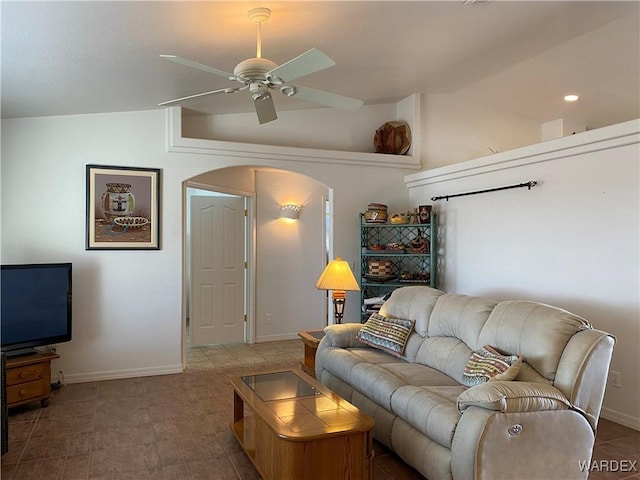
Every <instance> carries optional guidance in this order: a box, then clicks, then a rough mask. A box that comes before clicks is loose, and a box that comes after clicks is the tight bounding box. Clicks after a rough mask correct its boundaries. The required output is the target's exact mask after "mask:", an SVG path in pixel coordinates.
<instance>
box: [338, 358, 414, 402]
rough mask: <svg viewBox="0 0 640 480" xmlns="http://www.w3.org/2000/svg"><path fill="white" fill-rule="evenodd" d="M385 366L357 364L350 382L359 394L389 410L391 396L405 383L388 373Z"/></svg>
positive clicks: (352, 371)
mask: <svg viewBox="0 0 640 480" xmlns="http://www.w3.org/2000/svg"><path fill="white" fill-rule="evenodd" d="M388 356H389V355H388ZM385 365H386V364H384V363H382V364H378V365H372V364H370V363H359V364H358V365H355V366H354V367H353V369H352V370H351V378H350V382H351V384H352V385H353V386H354V388H355V389H356V390H358V391H359V392H360V393H362V394H363V395H365V396H366V397H368V398H370V399H371V400H373V401H374V402H376V403H377V404H378V405H380V406H382V407H384V408H386V409H387V410H391V396H392V395H393V394H394V393H395V391H396V390H397V389H398V388H400V387H402V386H404V385H406V382H405V381H404V380H403V379H401V378H400V377H397V376H396V375H393V374H392V373H390V372H389V371H388V370H387V369H386V368H384V367H385Z"/></svg>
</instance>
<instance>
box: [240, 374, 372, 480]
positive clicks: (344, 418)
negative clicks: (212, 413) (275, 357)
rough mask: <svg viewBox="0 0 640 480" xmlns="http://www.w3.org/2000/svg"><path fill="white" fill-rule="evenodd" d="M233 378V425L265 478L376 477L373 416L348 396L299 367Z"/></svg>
mask: <svg viewBox="0 0 640 480" xmlns="http://www.w3.org/2000/svg"><path fill="white" fill-rule="evenodd" d="M231 383H232V384H233V423H232V424H231V429H232V430H233V432H234V434H235V436H236V438H237V439H238V441H239V442H240V444H241V445H242V448H244V451H245V452H246V453H247V455H248V456H249V458H250V459H251V461H252V462H253V464H254V465H255V467H256V469H257V470H258V472H259V473H260V475H261V476H262V478H264V479H274V480H286V479H292V480H299V479H306V480H313V479H317V480H326V479H332V478H340V479H371V478H373V437H372V429H373V419H372V418H371V417H369V416H368V415H366V414H364V413H362V412H360V411H359V410H358V409H357V408H356V407H354V406H353V405H351V404H350V403H349V402H347V401H346V400H345V399H343V398H341V397H339V396H338V395H336V394H335V393H333V392H332V391H330V390H329V389H327V388H326V387H324V386H323V385H321V384H320V383H318V382H317V381H316V380H315V379H313V378H311V377H310V376H309V375H306V374H305V373H303V372H302V371H298V370H287V371H280V372H269V373H261V374H256V375H246V376H243V377H236V378H233V379H232V380H231Z"/></svg>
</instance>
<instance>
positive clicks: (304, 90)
mask: <svg viewBox="0 0 640 480" xmlns="http://www.w3.org/2000/svg"><path fill="white" fill-rule="evenodd" d="M287 88H294V89H295V93H293V94H292V95H291V96H293V97H297V98H301V99H303V100H308V101H310V102H314V103H319V104H321V105H327V106H329V107H335V108H341V109H342V110H349V111H350V112H355V111H356V110H358V109H359V108H360V107H361V106H362V105H364V102H363V101H362V100H358V99H357V98H350V97H343V96H342V95H337V94H335V93H329V92H325V91H324V90H316V89H315V88H309V87H299V86H297V85H296V86H295V87H287Z"/></svg>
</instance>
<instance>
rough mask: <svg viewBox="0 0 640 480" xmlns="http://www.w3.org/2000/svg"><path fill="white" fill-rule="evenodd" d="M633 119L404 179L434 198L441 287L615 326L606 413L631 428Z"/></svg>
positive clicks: (635, 317)
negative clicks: (613, 376)
mask: <svg viewBox="0 0 640 480" xmlns="http://www.w3.org/2000/svg"><path fill="white" fill-rule="evenodd" d="M639 132H640V121H632V122H627V123H624V124H620V125H617V126H612V127H605V128H603V129H600V130H594V131H591V132H585V133H582V134H577V135H573V136H571V137H565V138H562V139H558V140H553V141H549V142H545V143H542V144H538V145H534V146H531V147H528V148H520V149H517V150H513V151H511V152H506V153H504V154H498V155H493V156H490V157H486V158H480V159H477V160H472V161H469V162H464V163H460V164H457V165H451V166H447V167H442V168H437V169H433V170H428V171H425V172H421V173H418V174H413V175H409V176H407V178H406V181H407V185H408V186H409V196H410V199H411V200H412V202H413V203H419V202H424V200H425V199H430V198H431V197H432V196H437V195H446V194H454V193H459V192H468V191H475V190H482V189H487V188H493V187H499V186H504V185H510V184H519V183H521V182H526V181H529V180H536V181H538V185H537V186H536V187H534V188H533V189H531V190H530V191H529V190H527V189H526V188H523V189H514V190H505V191H501V192H494V193H486V194H480V195H473V196H467V197H460V198H454V199H450V200H449V201H444V200H442V201H438V202H434V205H435V207H434V208H435V209H436V211H437V212H438V214H439V217H438V223H439V241H440V245H439V249H438V250H439V253H440V254H441V257H440V267H439V277H440V278H439V282H438V285H439V286H440V287H441V288H442V289H444V290H446V291H447V292H457V293H464V294H471V295H485V296H489V297H493V298H496V299H498V300H500V299H532V300H536V301H542V302H545V303H549V304H553V305H556V306H559V307H562V308H566V309H567V310H570V311H572V312H574V313H576V314H578V315H581V316H583V317H585V318H586V319H588V320H589V321H590V322H591V323H592V324H593V325H594V327H595V328H598V329H601V330H605V331H607V332H609V333H612V334H613V335H615V336H616V337H617V343H616V347H615V350H614V354H613V360H612V364H611V369H612V370H615V371H618V372H620V373H621V379H622V388H613V387H609V388H608V389H607V392H606V396H605V403H604V410H603V416H605V417H607V418H610V419H612V420H614V421H617V422H619V423H623V424H626V425H629V426H632V427H634V428H636V429H640V376H639V375H638V365H640V349H639V348H638V341H639V340H640V318H639V313H640V254H639V249H640V235H639V233H640V194H639V191H640V148H639V143H638V142H639V139H640V134H639Z"/></svg>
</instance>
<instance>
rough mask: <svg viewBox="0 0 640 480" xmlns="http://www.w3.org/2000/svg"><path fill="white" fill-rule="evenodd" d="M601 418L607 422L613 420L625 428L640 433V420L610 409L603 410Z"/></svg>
mask: <svg viewBox="0 0 640 480" xmlns="http://www.w3.org/2000/svg"><path fill="white" fill-rule="evenodd" d="M600 416H601V417H602V418H604V419H606V420H611V421H612V422H615V423H619V424H620V425H624V426H625V427H629V428H633V429H634V430H638V431H640V418H636V417H632V416H631V415H627V414H626V413H620V412H617V411H615V410H611V409H609V408H603V409H602V410H601V411H600Z"/></svg>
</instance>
